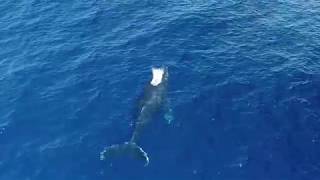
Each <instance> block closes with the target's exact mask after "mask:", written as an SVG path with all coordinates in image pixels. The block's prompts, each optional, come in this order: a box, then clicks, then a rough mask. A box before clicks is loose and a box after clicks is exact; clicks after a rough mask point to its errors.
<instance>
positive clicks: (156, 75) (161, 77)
mask: <svg viewBox="0 0 320 180" xmlns="http://www.w3.org/2000/svg"><path fill="white" fill-rule="evenodd" d="M167 84H168V68H167V67H160V68H159V67H153V68H152V79H151V81H150V82H149V83H148V84H147V85H146V88H145V90H144V92H143V95H142V98H141V99H140V100H139V106H138V108H137V109H138V112H137V114H138V115H137V117H136V119H135V121H134V124H133V126H134V129H133V132H132V135H131V138H130V140H129V141H127V142H124V143H122V144H114V145H111V146H107V147H105V148H104V149H103V151H101V153H100V160H107V159H108V158H111V157H114V156H119V155H122V154H129V155H131V156H133V157H134V158H135V159H138V160H141V161H143V162H144V166H147V165H148V164H149V161H150V159H149V156H148V154H147V153H146V152H145V151H144V150H143V149H142V147H140V146H139V145H138V141H139V139H140V137H141V134H143V132H144V129H145V128H146V127H147V126H148V125H149V124H150V122H151V121H152V120H153V119H154V118H155V115H156V114H157V112H159V111H160V110H161V108H162V107H163V106H164V104H165V103H166V101H167V100H166V94H167Z"/></svg>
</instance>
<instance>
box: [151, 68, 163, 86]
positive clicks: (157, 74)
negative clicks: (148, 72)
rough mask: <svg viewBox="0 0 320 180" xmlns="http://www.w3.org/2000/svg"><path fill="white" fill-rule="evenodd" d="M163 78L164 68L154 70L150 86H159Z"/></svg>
mask: <svg viewBox="0 0 320 180" xmlns="http://www.w3.org/2000/svg"><path fill="white" fill-rule="evenodd" d="M163 76H164V68H152V80H151V82H150V84H151V85H152V86H158V85H159V84H160V83H161V82H162V80H163Z"/></svg>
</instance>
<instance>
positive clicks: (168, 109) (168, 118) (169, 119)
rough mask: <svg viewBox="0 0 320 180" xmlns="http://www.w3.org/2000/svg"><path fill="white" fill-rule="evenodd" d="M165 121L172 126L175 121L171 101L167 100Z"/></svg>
mask: <svg viewBox="0 0 320 180" xmlns="http://www.w3.org/2000/svg"><path fill="white" fill-rule="evenodd" d="M164 119H165V120H166V122H167V124H171V123H172V121H173V120H174V116H173V112H172V109H171V105H170V99H167V102H166V104H165V113H164Z"/></svg>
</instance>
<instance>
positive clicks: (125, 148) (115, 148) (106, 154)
mask: <svg viewBox="0 0 320 180" xmlns="http://www.w3.org/2000/svg"><path fill="white" fill-rule="evenodd" d="M122 154H128V155H131V156H133V157H134V158H136V159H139V160H142V161H144V166H147V165H148V164H149V157H148V154H147V153H146V152H145V151H144V150H143V149H142V148H141V147H140V146H138V145H137V144H136V143H134V142H125V143H124V144H115V145H111V146H108V147H106V148H105V149H104V150H103V151H102V152H101V153H100V160H106V159H108V158H110V157H114V156H119V155H122Z"/></svg>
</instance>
